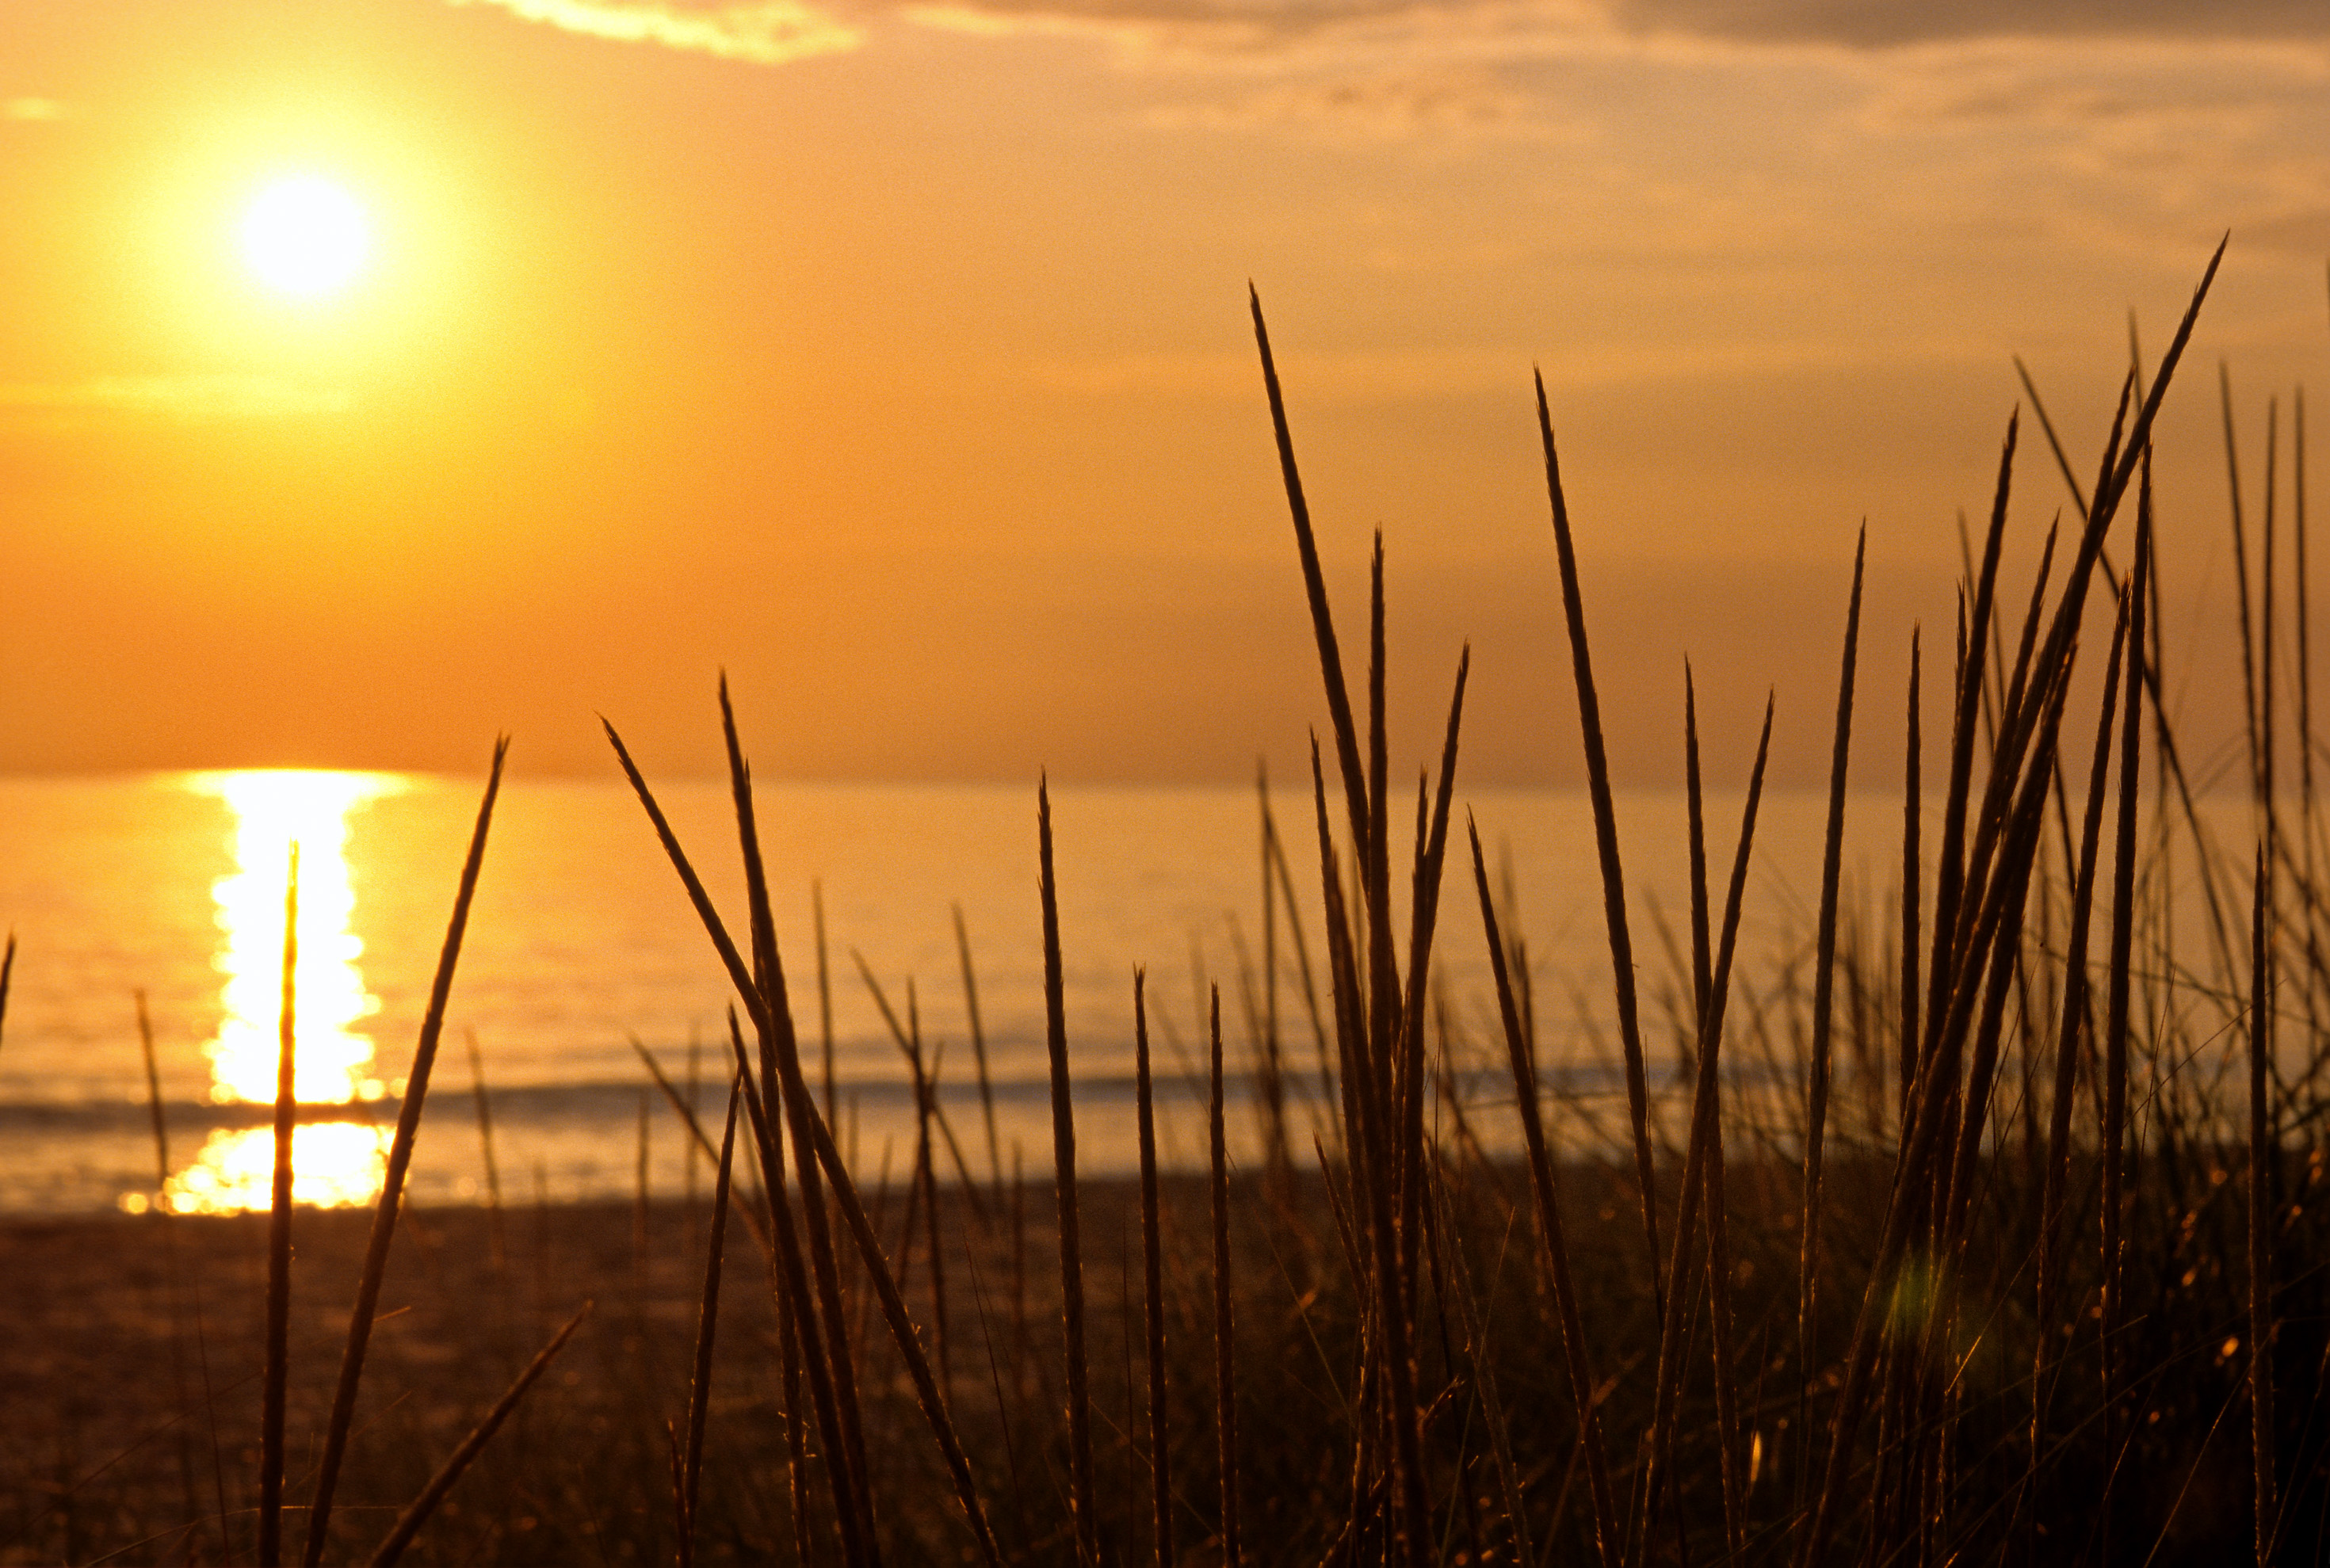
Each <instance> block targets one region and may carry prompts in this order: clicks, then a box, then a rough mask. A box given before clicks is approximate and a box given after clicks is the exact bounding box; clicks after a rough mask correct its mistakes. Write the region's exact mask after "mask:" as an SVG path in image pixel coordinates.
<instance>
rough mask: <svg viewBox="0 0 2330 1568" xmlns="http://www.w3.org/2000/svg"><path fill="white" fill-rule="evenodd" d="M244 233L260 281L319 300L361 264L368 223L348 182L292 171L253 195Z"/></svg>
mask: <svg viewBox="0 0 2330 1568" xmlns="http://www.w3.org/2000/svg"><path fill="white" fill-rule="evenodd" d="M371 250H372V225H371V224H370V222H367V221H366V219H365V210H364V207H363V205H362V204H361V203H358V202H357V201H356V199H355V197H354V196H352V195H350V194H348V193H347V190H346V187H344V186H342V185H339V184H335V183H334V182H333V181H331V180H328V179H326V178H324V177H323V176H322V175H291V176H289V177H287V178H283V179H279V180H277V181H275V182H274V183H273V184H270V185H268V186H267V187H266V188H265V189H263V190H261V191H260V193H259V194H258V195H257V196H256V197H255V198H253V200H252V201H251V205H250V207H249V208H247V209H246V210H245V211H244V213H243V215H242V254H243V260H245V261H247V262H248V263H250V266H251V271H252V272H254V273H256V274H257V275H258V277H259V280H260V282H262V283H264V284H266V285H267V286H268V287H269V288H272V289H274V290H275V291H276V292H277V293H279V294H287V295H289V296H291V297H292V298H297V299H322V298H327V297H329V296H331V295H334V294H337V293H339V292H340V291H341V290H342V289H344V288H346V287H347V286H348V285H349V284H350V283H351V282H353V281H354V280H355V277H356V274H357V273H359V272H361V271H362V270H363V269H364V264H365V258H366V256H367V255H368V254H369V253H370V251H371Z"/></svg>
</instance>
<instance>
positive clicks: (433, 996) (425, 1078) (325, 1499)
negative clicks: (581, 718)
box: [302, 735, 509, 1568]
mask: <svg viewBox="0 0 2330 1568" xmlns="http://www.w3.org/2000/svg"><path fill="white" fill-rule="evenodd" d="M508 755H509V737H508V736H507V735H504V736H502V737H501V738H500V739H499V740H497V741H495V742H494V760H493V768H492V770H491V771H490V772H489V773H488V775H487V778H486V795H485V799H484V800H483V801H481V802H480V803H479V804H478V821H477V826H476V827H474V828H473V829H472V830H471V832H470V835H469V858H468V859H466V860H464V861H463V862H462V863H461V882H460V888H459V892H457V893H455V894H454V895H453V915H452V919H451V920H450V921H449V922H448V923H447V924H446V927H445V942H444V946H443V947H442V948H441V949H440V950H439V952H438V955H437V975H436V978H435V979H433V980H432V981H431V983H430V987H429V1007H428V1010H427V1011H426V1012H425V1013H423V1014H422V1015H421V1039H420V1042H419V1044H416V1045H415V1046H414V1047H413V1050H412V1072H410V1073H409V1074H408V1075H407V1076H406V1078H405V1082H404V1100H403V1104H402V1105H400V1106H399V1107H398V1108H397V1113H396V1136H395V1138H394V1139H393V1141H392V1142H391V1143H390V1144H389V1148H388V1167H387V1169H386V1171H385V1172H384V1175H383V1176H382V1179H381V1188H380V1201H379V1203H378V1204H377V1205H376V1206H375V1207H374V1210H373V1222H372V1238H371V1240H370V1241H369V1242H367V1243H366V1245H365V1261H364V1272H363V1273H362V1275H361V1276H359V1278H358V1280H357V1283H356V1303H355V1311H354V1312H353V1314H352V1315H351V1316H350V1318H349V1319H348V1347H347V1351H346V1355H343V1356H342V1358H341V1361H340V1382H339V1387H338V1389H337V1391H336V1392H335V1393H334V1394H333V1395H332V1415H331V1423H330V1425H329V1426H328V1427H327V1429H326V1431H325V1434H324V1456H323V1459H322V1460H321V1462H320V1463H319V1464H318V1466H317V1471H316V1495H315V1498H314V1500H313V1501H312V1502H311V1503H310V1504H309V1506H308V1540H307V1550H306V1552H305V1553H304V1554H303V1555H302V1561H303V1563H305V1564H306V1568H316V1565H317V1563H321V1562H322V1561H323V1559H324V1544H325V1543H326V1541H327V1540H328V1539H329V1537H330V1531H331V1523H332V1493H333V1490H334V1488H336V1486H337V1484H338V1482H339V1478H340V1462H341V1460H342V1459H345V1458H346V1454H347V1449H348V1429H349V1426H350V1425H351V1424H352V1423H353V1422H355V1413H356V1385H357V1384H358V1382H359V1381H360V1380H361V1379H362V1378H363V1376H364V1363H365V1347H366V1346H368V1345H369V1344H370V1343H371V1340H372V1325H373V1318H374V1314H375V1313H376V1312H377V1311H378V1310H379V1308H380V1287H381V1281H382V1280H384V1278H386V1276H387V1273H388V1251H389V1246H390V1243H392V1242H394V1241H395V1239H396V1215H397V1210H398V1207H399V1205H400V1204H403V1200H404V1176H405V1173H406V1171H407V1170H409V1169H410V1168H411V1167H412V1146H413V1143H414V1141H415V1140H416V1139H417V1138H419V1137H420V1136H421V1108H422V1106H423V1104H424V1103H425V1102H426V1100H427V1099H428V1095H429V1074H430V1072H431V1071H432V1070H433V1069H434V1068H435V1066H436V1063H437V1043H438V1041H439V1040H440V1038H442V1036H443V1034H444V1030H445V1005H446V1003H447V1002H448V1001H449V1000H450V998H451V997H452V993H453V967H454V965H455V963H456V962H458V961H459V959H460V956H461V938H462V936H463V934H464V933H465V932H467V930H469V903H470V901H471V899H472V898H474V897H475V896H476V893H477V891H478V871H479V870H480V869H481V868H482V867H483V866H484V864H485V859H486V831H487V829H488V827H491V826H492V823H493V819H494V799H495V798H496V797H497V796H498V795H499V794H500V793H501V787H502V763H503V761H504V760H505V759H506V758H507V756H508Z"/></svg>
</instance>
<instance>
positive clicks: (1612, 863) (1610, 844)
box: [1536, 374, 1666, 1316]
mask: <svg viewBox="0 0 2330 1568" xmlns="http://www.w3.org/2000/svg"><path fill="white" fill-rule="evenodd" d="M1536 383H1537V426H1538V435H1539V439H1540V440H1541V441H1542V443H1543V445H1544V448H1545V486H1546V491H1547V493H1548V495H1549V496H1550V498H1551V500H1552V504H1553V541H1554V548H1555V552H1556V553H1557V554H1558V556H1559V558H1560V563H1561V607H1562V612H1563V615H1564V616H1565V617H1566V619H1568V623H1569V662H1570V668H1571V671H1572V673H1573V674H1575V675H1576V676H1577V720H1578V723H1579V726H1580V727H1581V728H1582V729H1583V731H1584V732H1585V740H1586V788H1587V789H1588V791H1589V793H1590V794H1591V796H1592V798H1593V801H1594V843H1595V848H1596V852H1597V853H1598V854H1599V855H1600V857H1601V863H1602V913H1603V919H1604V921H1605V924H1607V926H1608V927H1609V931H1610V969H1611V975H1612V979H1613V981H1614V983H1615V987H1616V995H1617V1001H1618V1043H1619V1045H1620V1046H1621V1048H1623V1049H1624V1052H1625V1056H1626V1110H1627V1113H1628V1114H1629V1115H1630V1116H1632V1117H1633V1118H1634V1176H1635V1180H1636V1181H1637V1182H1639V1183H1640V1184H1641V1187H1642V1195H1643V1234H1644V1236H1645V1237H1647V1238H1648V1240H1649V1242H1650V1248H1651V1253H1650V1261H1651V1296H1652V1299H1653V1304H1654V1306H1655V1308H1656V1309H1657V1311H1658V1312H1659V1313H1660V1315H1661V1316H1664V1314H1665V1311H1666V1308H1665V1300H1664V1295H1663V1289H1664V1287H1663V1284H1662V1280H1661V1279H1660V1275H1659V1210H1658V1188H1657V1185H1656V1184H1655V1182H1654V1181H1653V1176H1652V1173H1651V1127H1650V1086H1649V1083H1648V1082H1647V1081H1646V1079H1645V1077H1644V1075H1643V1034H1642V1026H1641V1024H1640V1021H1639V1020H1638V1019H1637V1017H1636V1015H1635V1000H1634V939H1633V938H1632V937H1631V936H1630V935H1629V934H1628V933H1627V930H1626V879H1625V875H1624V871H1623V869H1622V868H1621V866H1620V864H1619V860H1618V813H1617V808H1615V806H1614V805H1612V803H1611V798H1610V760H1609V757H1608V756H1607V755H1606V754H1605V751H1604V749H1603V745H1602V704H1601V700H1600V698H1598V697H1597V696H1596V694H1595V690H1594V663H1593V659H1592V657H1591V656H1589V654H1588V652H1587V650H1586V608H1585V605H1584V603H1583V602H1582V600H1580V598H1579V595H1578V590H1577V549H1576V547H1575V546H1574V545H1573V544H1572V543H1571V541H1570V537H1569V504H1568V501H1567V500H1566V499H1564V497H1563V496H1562V491H1561V465H1560V460H1559V458H1557V457H1556V455H1555V452H1554V445H1553V416H1552V414H1551V413H1550V412H1549V411H1548V410H1547V408H1546V401H1545V377H1544V376H1543V375H1542V374H1538V375H1537V376H1536Z"/></svg>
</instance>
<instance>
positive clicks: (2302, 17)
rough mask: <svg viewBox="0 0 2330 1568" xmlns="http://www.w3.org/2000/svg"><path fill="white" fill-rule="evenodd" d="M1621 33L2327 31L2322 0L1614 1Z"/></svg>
mask: <svg viewBox="0 0 2330 1568" xmlns="http://www.w3.org/2000/svg"><path fill="white" fill-rule="evenodd" d="M1612 19H1613V20H1614V21H1615V22H1616V23H1617V24H1619V25H1620V26H1622V27H1624V28H1626V29H1627V30H1629V31H1669V32H1679V33H1693V34H1697V35H1700V36H1703V37H1710V38H1729V39H1737V40H1740V41H1744V42H1755V43H1841V44H1844V45H1847V46H1849V47H1852V48H1860V49H1881V48H1889V47H1895V46H1899V45H1903V44H1912V43H1935V42H1938V41H1941V40H1946V39H1964V38H2070V37H2084V38H2097V37H2117V38H2128V37H2166V38H2219V39H2223V38H2314V39H2322V38H2330V9H2325V7H2324V6H2323V5H2322V4H2321V0H1951V3H1950V4H1947V5H1934V4H1931V3H1930V0H1613V5H1612Z"/></svg>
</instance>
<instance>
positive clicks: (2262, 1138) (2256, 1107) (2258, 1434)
mask: <svg viewBox="0 0 2330 1568" xmlns="http://www.w3.org/2000/svg"><path fill="white" fill-rule="evenodd" d="M2253 885H2254V891H2253V893H2252V895H2251V899H2250V913H2249V1028H2248V1030H2247V1034H2248V1035H2249V1451H2250V1463H2251V1465H2252V1467H2253V1469H2254V1472H2255V1481H2256V1503H2255V1507H2256V1510H2257V1560H2258V1568H2266V1560H2267V1558H2268V1555H2269V1554H2270V1550H2271V1547H2272V1544H2273V1537H2274V1502H2273V1498H2274V1467H2273V1453H2274V1442H2273V1330H2274V1323H2273V1215H2272V1214H2271V1212H2270V1204H2271V1198H2270V1196H2269V1193H2268V1181H2269V1180H2270V1175H2269V1173H2268V1168H2267V1167H2268V1161H2269V1160H2270V1159H2271V1158H2272V1157H2274V1155H2275V1153H2276V1151H2275V1149H2274V1148H2273V1147H2272V1144H2271V1142H2270V1138H2271V1132H2270V1129H2269V1126H2268V1120H2267V1114H2266V1078H2267V1074H2268V1071H2269V1068H2268V1063H2269V1062H2270V1061H2271V1059H2272V1052H2273V1011H2272V999H2273V949H2272V948H2271V947H2270V946H2268V938H2269V934H2270V932H2271V930H2272V907H2273V862H2272V861H2271V860H2269V859H2268V858H2267V855H2266V853H2265V849H2264V847H2263V846H2262V845H2259V849H2258V855H2257V872H2256V881H2255V883H2254V884H2253Z"/></svg>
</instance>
